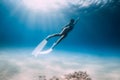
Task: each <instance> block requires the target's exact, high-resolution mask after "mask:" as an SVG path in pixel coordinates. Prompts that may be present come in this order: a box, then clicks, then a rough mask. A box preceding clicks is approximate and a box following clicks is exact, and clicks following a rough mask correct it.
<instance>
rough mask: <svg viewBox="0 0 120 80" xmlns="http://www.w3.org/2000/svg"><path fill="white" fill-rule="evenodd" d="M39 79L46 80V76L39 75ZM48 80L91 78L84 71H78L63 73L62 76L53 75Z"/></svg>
mask: <svg viewBox="0 0 120 80" xmlns="http://www.w3.org/2000/svg"><path fill="white" fill-rule="evenodd" d="M39 80H47V79H46V76H39ZM49 80H92V79H91V78H90V76H89V75H88V74H87V73H86V72H82V71H78V72H74V73H69V74H65V75H63V76H62V77H57V76H53V77H52V78H50V79H49Z"/></svg>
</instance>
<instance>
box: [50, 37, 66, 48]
mask: <svg viewBox="0 0 120 80" xmlns="http://www.w3.org/2000/svg"><path fill="white" fill-rule="evenodd" d="M66 36H67V35H62V36H61V37H60V38H59V39H58V40H57V41H56V42H55V43H54V44H53V45H52V47H51V48H52V49H53V48H54V47H55V46H56V45H58V44H59V43H60V42H61V41H62V40H63V39H64V38H65V37H66Z"/></svg>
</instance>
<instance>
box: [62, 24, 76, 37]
mask: <svg viewBox="0 0 120 80" xmlns="http://www.w3.org/2000/svg"><path fill="white" fill-rule="evenodd" d="M73 26H74V24H71V25H70V24H69V25H68V26H67V27H64V28H63V30H62V32H61V34H62V35H67V34H68V33H69V32H70V31H71V30H72V29H73Z"/></svg>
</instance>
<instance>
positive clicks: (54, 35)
mask: <svg viewBox="0 0 120 80" xmlns="http://www.w3.org/2000/svg"><path fill="white" fill-rule="evenodd" d="M56 36H61V34H60V33H56V34H52V35H49V36H48V37H47V38H46V40H48V39H50V38H52V37H56Z"/></svg>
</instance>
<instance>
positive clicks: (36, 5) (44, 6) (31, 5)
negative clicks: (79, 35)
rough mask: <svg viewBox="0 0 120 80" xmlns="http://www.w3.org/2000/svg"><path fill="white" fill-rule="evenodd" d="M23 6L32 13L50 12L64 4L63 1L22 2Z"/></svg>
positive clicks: (24, 0) (40, 0)
mask: <svg viewBox="0 0 120 80" xmlns="http://www.w3.org/2000/svg"><path fill="white" fill-rule="evenodd" d="M23 4H24V6H25V7H27V8H28V9H30V10H33V11H52V10H57V9H59V8H60V5H61V4H64V1H63V0H23ZM62 6H63V5H62Z"/></svg>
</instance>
